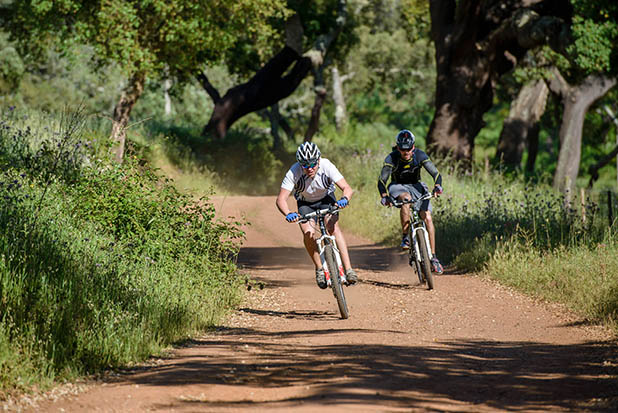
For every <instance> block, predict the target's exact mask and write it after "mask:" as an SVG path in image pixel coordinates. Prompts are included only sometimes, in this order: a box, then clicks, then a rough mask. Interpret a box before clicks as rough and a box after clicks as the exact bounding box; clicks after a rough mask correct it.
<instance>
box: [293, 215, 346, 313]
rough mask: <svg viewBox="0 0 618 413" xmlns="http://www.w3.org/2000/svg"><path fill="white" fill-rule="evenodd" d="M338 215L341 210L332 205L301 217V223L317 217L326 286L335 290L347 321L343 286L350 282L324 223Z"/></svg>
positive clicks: (334, 243) (341, 310)
mask: <svg viewBox="0 0 618 413" xmlns="http://www.w3.org/2000/svg"><path fill="white" fill-rule="evenodd" d="M338 213H339V208H338V207H337V206H336V205H332V206H331V207H329V208H324V209H318V210H316V211H314V212H310V213H308V214H305V215H301V216H300V220H299V222H308V221H309V220H310V219H312V218H314V217H315V219H316V221H317V224H318V226H319V227H320V237H319V238H318V239H317V240H316V241H315V242H316V245H317V247H318V251H319V253H320V260H321V261H322V268H323V269H324V275H325V276H326V284H327V285H328V286H329V287H330V288H331V289H332V290H333V295H334V296H335V298H336V299H337V305H338V306H339V312H340V313H341V318H343V319H346V318H348V317H349V312H348V304H347V302H346V300H345V294H344V293H343V286H344V285H347V284H348V282H347V280H346V278H345V271H344V270H343V264H342V262H341V255H340V254H339V249H338V248H337V241H336V240H335V236H334V235H329V234H328V232H327V231H326V224H325V223H324V219H325V218H326V217H328V216H330V215H334V214H338Z"/></svg>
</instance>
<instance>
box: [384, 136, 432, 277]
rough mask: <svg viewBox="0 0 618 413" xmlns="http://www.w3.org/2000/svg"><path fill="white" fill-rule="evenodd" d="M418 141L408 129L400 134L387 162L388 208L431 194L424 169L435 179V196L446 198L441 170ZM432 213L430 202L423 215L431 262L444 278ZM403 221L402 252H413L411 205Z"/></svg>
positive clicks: (423, 207)
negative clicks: (395, 202) (396, 203)
mask: <svg viewBox="0 0 618 413" xmlns="http://www.w3.org/2000/svg"><path fill="white" fill-rule="evenodd" d="M415 140H416V138H415V137H414V134H413V133H412V132H410V131H409V130H407V129H403V130H401V131H400V132H399V133H398V134H397V145H396V146H394V147H393V151H392V152H391V153H390V154H389V155H388V156H387V157H386V159H384V165H383V166H382V171H381V172H380V178H379V179H378V191H380V196H381V197H382V201H381V202H382V205H384V206H390V205H391V201H390V200H391V199H392V198H395V199H399V200H401V201H403V200H413V201H415V200H417V199H419V198H420V197H421V196H422V195H424V194H426V193H427V192H428V191H429V189H428V188H427V185H426V184H425V183H424V182H421V167H423V168H425V170H426V171H427V172H429V174H430V175H431V176H432V178H433V181H434V187H433V189H432V192H433V193H434V195H436V196H438V195H440V194H442V176H440V173H439V172H438V168H436V166H435V165H434V164H433V162H431V160H430V159H429V156H427V154H426V153H425V152H423V151H422V150H420V149H418V148H416V147H415V145H414V143H415ZM389 178H390V181H391V182H390V184H389V185H388V187H387V185H386V183H387V182H388V180H389ZM391 197H392V198H391ZM431 209H432V208H431V203H430V202H429V200H426V201H424V202H423V203H422V205H421V210H420V212H419V215H420V217H421V218H422V219H423V221H425V225H426V226H427V232H428V233H429V242H430V244H431V250H432V252H433V257H432V258H431V265H432V267H433V271H434V272H436V273H438V274H442V272H443V269H442V264H440V261H439V260H438V258H437V257H436V254H435V251H436V245H435V234H436V231H435V228H434V226H433V220H432V218H431ZM400 218H401V229H402V232H403V236H402V239H401V248H403V249H408V248H410V239H409V238H408V227H409V226H410V204H405V205H403V206H402V207H401V210H400Z"/></svg>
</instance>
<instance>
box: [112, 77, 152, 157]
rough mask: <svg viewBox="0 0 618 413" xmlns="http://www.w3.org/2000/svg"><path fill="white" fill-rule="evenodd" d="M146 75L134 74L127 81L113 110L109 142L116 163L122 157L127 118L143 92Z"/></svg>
mask: <svg viewBox="0 0 618 413" xmlns="http://www.w3.org/2000/svg"><path fill="white" fill-rule="evenodd" d="M145 82H146V75H145V73H143V72H138V73H136V74H134V75H133V76H132V77H131V79H130V80H129V84H128V85H127V87H126V88H125V89H124V90H123V92H122V96H121V97H120V100H119V101H118V104H116V107H115V108H114V117H113V119H112V122H113V123H112V133H111V136H110V138H111V140H112V141H113V142H115V144H114V146H113V148H112V153H113V155H114V159H115V160H116V162H118V163H122V159H123V157H124V147H125V139H126V136H127V125H128V124H129V116H130V115H131V110H132V109H133V106H135V102H137V99H139V97H140V96H141V95H142V93H143V92H144V84H145Z"/></svg>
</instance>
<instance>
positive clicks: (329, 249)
mask: <svg viewBox="0 0 618 413" xmlns="http://www.w3.org/2000/svg"><path fill="white" fill-rule="evenodd" d="M324 258H325V259H326V265H327V266H328V270H329V273H330V282H331V288H332V289H333V294H334V295H335V298H336V299H337V305H338V306H339V313H341V318H343V319H344V320H345V319H346V318H348V317H349V315H350V314H349V313H348V304H347V303H346V301H345V294H344V293H343V285H341V278H339V266H338V265H337V258H335V250H334V249H333V246H332V245H326V247H325V248H324Z"/></svg>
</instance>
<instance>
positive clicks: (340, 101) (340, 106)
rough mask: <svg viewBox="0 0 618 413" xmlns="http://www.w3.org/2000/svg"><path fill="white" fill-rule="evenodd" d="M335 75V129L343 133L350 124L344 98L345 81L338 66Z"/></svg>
mask: <svg viewBox="0 0 618 413" xmlns="http://www.w3.org/2000/svg"><path fill="white" fill-rule="evenodd" d="M332 74H333V101H334V102H335V127H336V128H337V131H339V132H341V131H343V130H344V129H345V126H346V125H347V123H348V116H347V114H346V106H345V99H344V97H343V79H342V77H341V76H340V75H339V70H338V69H337V66H333V68H332Z"/></svg>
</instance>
